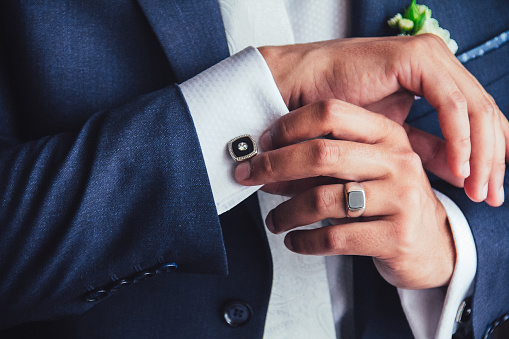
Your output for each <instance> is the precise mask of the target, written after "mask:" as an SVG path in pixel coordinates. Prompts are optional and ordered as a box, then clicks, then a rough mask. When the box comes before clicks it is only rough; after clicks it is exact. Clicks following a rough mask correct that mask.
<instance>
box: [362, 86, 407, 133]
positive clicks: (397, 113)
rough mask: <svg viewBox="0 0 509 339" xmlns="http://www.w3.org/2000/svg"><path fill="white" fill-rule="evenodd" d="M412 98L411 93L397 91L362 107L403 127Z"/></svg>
mask: <svg viewBox="0 0 509 339" xmlns="http://www.w3.org/2000/svg"><path fill="white" fill-rule="evenodd" d="M414 98H415V96H414V94H413V93H410V92H408V91H398V92H396V93H393V94H391V95H389V96H388V97H385V98H383V99H382V100H380V101H377V102H374V103H372V104H369V105H367V106H364V108H365V109H367V110H368V111H371V112H375V113H379V114H383V115H384V116H386V117H387V118H389V119H391V120H392V121H395V122H397V123H398V124H400V125H403V122H404V121H405V119H406V118H407V116H408V113H409V112H410V108H411V107H412V104H413V103H414Z"/></svg>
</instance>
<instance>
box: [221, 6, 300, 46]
mask: <svg viewBox="0 0 509 339" xmlns="http://www.w3.org/2000/svg"><path fill="white" fill-rule="evenodd" d="M219 6H220V8H221V16H222V17H223V24H224V27H225V32H226V39H227V41H228V49H229V50H230V55H233V54H235V53H237V52H239V51H241V50H243V49H244V48H246V47H248V46H256V47H259V46H269V45H273V46H278V45H287V44H293V43H294V42H295V41H294V39H293V33H292V30H291V25H290V21H289V19H288V14H287V13H286V8H285V4H284V2H283V1H274V0H256V1H246V0H219Z"/></svg>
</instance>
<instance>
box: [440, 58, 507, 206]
mask: <svg viewBox="0 0 509 339" xmlns="http://www.w3.org/2000/svg"><path fill="white" fill-rule="evenodd" d="M453 60H454V64H451V65H450V67H449V68H450V70H451V73H453V74H454V75H455V78H456V83H457V84H458V87H459V88H460V90H461V91H462V93H463V94H464V95H465V97H466V98H467V105H468V113H469V119H470V135H471V147H472V150H471V156H470V169H471V174H470V176H469V177H468V179H467V180H466V181H465V192H466V193H467V195H468V196H469V197H470V198H471V199H472V200H474V201H483V200H485V199H486V198H487V195H488V192H490V190H489V189H490V187H494V186H493V185H498V184H499V183H500V182H502V181H503V178H504V174H505V171H504V172H502V171H501V170H500V168H499V169H497V170H494V168H493V167H495V166H498V167H501V166H500V165H499V163H500V155H501V153H500V152H501V151H502V149H501V148H499V147H501V146H500V144H501V143H503V145H504V154H505V141H503V140H502V139H503V137H502V135H503V132H502V130H501V127H500V123H501V120H500V116H501V115H502V113H501V112H500V110H499V108H498V106H497V105H496V103H495V100H494V99H493V98H492V97H491V95H489V94H488V93H487V92H486V91H485V90H484V88H483V87H482V85H481V84H480V83H479V82H478V81H477V79H476V78H475V77H474V76H473V75H472V74H471V73H469V72H468V71H467V70H466V69H465V68H464V67H463V66H462V65H461V64H460V63H459V61H458V60H456V59H455V58H453ZM496 139H498V140H496ZM497 143H498V144H499V146H497ZM449 155H450V154H449ZM502 167H503V166H502ZM492 181H493V183H492ZM497 192H499V190H498V189H497ZM497 194H498V193H494V192H491V193H489V195H490V196H491V198H490V199H488V200H489V202H488V203H490V204H493V203H495V204H497V205H498V203H496V202H495V201H498V199H496V198H495V197H496V196H497Z"/></svg>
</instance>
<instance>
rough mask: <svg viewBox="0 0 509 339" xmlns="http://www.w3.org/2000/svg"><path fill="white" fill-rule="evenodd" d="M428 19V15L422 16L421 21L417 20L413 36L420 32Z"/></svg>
mask: <svg viewBox="0 0 509 339" xmlns="http://www.w3.org/2000/svg"><path fill="white" fill-rule="evenodd" d="M426 19H427V17H426V15H421V17H420V18H419V20H417V22H416V23H415V25H414V29H413V30H412V34H411V35H414V34H415V33H417V32H419V31H420V29H421V28H422V26H424V22H425V21H426Z"/></svg>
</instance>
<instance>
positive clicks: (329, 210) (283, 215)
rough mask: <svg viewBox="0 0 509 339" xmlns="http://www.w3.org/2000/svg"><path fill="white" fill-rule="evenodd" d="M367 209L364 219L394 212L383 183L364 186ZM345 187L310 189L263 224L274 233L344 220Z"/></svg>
mask: <svg viewBox="0 0 509 339" xmlns="http://www.w3.org/2000/svg"><path fill="white" fill-rule="evenodd" d="M363 187H364V191H365V196H366V209H365V211H364V214H363V217H371V216H382V215H390V214H392V213H393V212H394V211H396V210H397V208H396V206H394V205H393V203H392V199H388V197H387V196H385V195H386V194H387V193H388V192H390V190H388V189H387V185H386V184H385V183H384V182H382V181H367V182H364V183H363ZM346 217H347V215H346V203H345V194H344V185H325V186H318V187H314V188H312V189H309V190H307V191H305V192H303V193H301V194H298V195H296V196H295V197H293V198H292V199H290V200H287V201H285V202H283V203H282V204H280V205H279V206H277V207H276V208H275V209H273V210H272V211H270V212H269V214H268V215H267V218H266V220H265V223H266V225H267V227H268V229H269V230H270V231H271V232H273V233H281V232H286V231H288V230H291V229H293V228H295V227H299V226H304V225H309V224H313V223H315V222H318V221H321V220H324V219H327V218H346Z"/></svg>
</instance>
